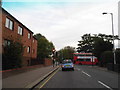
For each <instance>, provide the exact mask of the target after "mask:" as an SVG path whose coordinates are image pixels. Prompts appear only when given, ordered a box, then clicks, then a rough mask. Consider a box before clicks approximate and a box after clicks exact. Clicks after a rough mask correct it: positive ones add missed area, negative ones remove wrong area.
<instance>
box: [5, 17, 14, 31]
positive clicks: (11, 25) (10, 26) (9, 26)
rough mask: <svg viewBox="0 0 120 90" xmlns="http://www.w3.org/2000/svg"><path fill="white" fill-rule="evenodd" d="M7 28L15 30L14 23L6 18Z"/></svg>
mask: <svg viewBox="0 0 120 90" xmlns="http://www.w3.org/2000/svg"><path fill="white" fill-rule="evenodd" d="M5 27H7V28H9V29H10V30H13V21H12V20H10V19H9V18H7V17H6V22H5Z"/></svg>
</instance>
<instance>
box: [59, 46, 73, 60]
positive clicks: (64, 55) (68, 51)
mask: <svg viewBox="0 0 120 90" xmlns="http://www.w3.org/2000/svg"><path fill="white" fill-rule="evenodd" d="M74 52H75V48H74V47H71V46H66V47H64V48H63V49H61V50H59V51H58V58H59V60H60V61H62V60H63V59H71V60H72V59H73V53H74Z"/></svg>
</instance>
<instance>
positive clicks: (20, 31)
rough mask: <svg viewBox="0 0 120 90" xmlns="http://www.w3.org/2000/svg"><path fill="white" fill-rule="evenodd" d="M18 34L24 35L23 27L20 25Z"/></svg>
mask: <svg viewBox="0 0 120 90" xmlns="http://www.w3.org/2000/svg"><path fill="white" fill-rule="evenodd" d="M18 34H20V35H23V28H22V27H20V26H18Z"/></svg>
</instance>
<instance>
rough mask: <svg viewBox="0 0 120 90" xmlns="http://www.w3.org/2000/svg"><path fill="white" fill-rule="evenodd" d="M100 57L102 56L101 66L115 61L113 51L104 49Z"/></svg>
mask: <svg viewBox="0 0 120 90" xmlns="http://www.w3.org/2000/svg"><path fill="white" fill-rule="evenodd" d="M100 58H101V66H106V65H107V63H114V61H113V52H112V51H104V52H103V53H102V54H101V57H100Z"/></svg>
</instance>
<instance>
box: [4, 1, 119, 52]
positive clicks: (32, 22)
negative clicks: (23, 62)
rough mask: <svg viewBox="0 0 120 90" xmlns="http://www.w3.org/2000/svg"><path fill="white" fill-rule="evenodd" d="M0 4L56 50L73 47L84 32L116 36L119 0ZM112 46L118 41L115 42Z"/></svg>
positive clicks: (5, 2)
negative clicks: (112, 22) (51, 43)
mask: <svg viewBox="0 0 120 90" xmlns="http://www.w3.org/2000/svg"><path fill="white" fill-rule="evenodd" d="M2 1H3V3H2V7H3V8H4V9H6V10H7V11H8V12H9V13H10V14H12V15H13V16H14V17H15V18H16V19H18V20H19V21H20V22H21V23H23V24H24V25H25V26H26V27H28V28H29V29H30V30H31V31H33V32H34V34H37V33H41V34H42V35H44V36H45V37H46V38H47V39H48V40H49V41H52V42H53V44H54V45H55V48H56V50H59V49H62V48H64V47H65V46H72V47H76V48H77V44H78V41H80V40H81V36H83V35H84V34H89V33H90V34H99V33H102V34H107V35H110V34H112V25H111V15H110V14H106V15H103V14H102V13H103V12H108V13H113V18H114V32H115V35H118V2H119V0H12V1H11V0H2ZM115 46H116V48H117V47H118V41H115Z"/></svg>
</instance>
